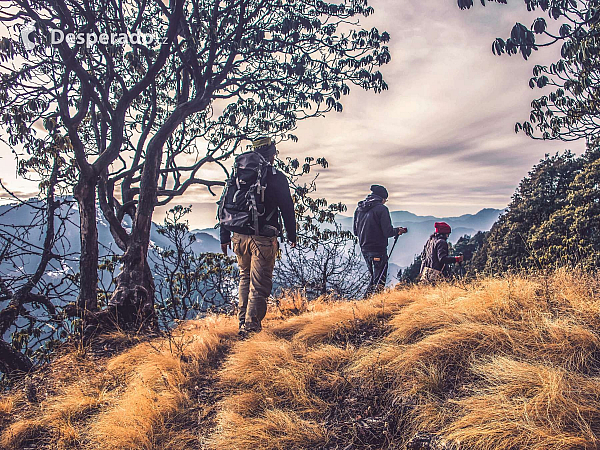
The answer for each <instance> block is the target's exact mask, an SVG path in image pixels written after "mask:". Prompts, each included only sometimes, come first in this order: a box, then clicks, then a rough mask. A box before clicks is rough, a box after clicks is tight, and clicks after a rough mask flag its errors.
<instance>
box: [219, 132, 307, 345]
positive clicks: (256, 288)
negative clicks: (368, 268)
mask: <svg viewBox="0 0 600 450" xmlns="http://www.w3.org/2000/svg"><path fill="white" fill-rule="evenodd" d="M252 144H253V146H254V151H255V152H257V153H259V154H261V155H262V156H263V157H264V158H265V159H266V160H267V161H268V162H269V163H270V164H271V167H270V169H269V172H268V175H267V180H266V184H267V187H266V189H265V197H264V205H265V213H264V214H263V215H262V216H260V217H259V222H258V224H259V229H260V230H261V232H260V233H259V234H260V235H258V236H257V235H256V234H255V232H254V229H252V228H251V227H250V226H247V227H241V228H236V229H235V230H230V229H228V228H227V227H226V226H221V229H220V236H221V250H222V251H223V253H224V254H227V250H228V249H229V248H232V247H233V252H234V253H235V255H236V257H237V261H238V266H239V270H240V286H239V312H238V319H239V326H240V334H241V335H245V334H246V333H248V332H258V331H260V330H261V328H262V325H261V322H262V320H263V319H264V317H265V315H266V312H267V298H268V297H269V295H271V289H272V288H273V268H274V266H275V259H276V257H277V252H278V251H279V246H278V244H277V236H278V235H279V234H280V233H281V231H282V230H281V229H280V228H281V226H280V223H279V214H280V213H281V217H282V218H283V223H284V224H285V231H286V234H287V240H288V242H289V244H290V245H291V246H292V247H295V246H296V215H295V212H294V202H293V201H292V196H291V195H290V188H289V184H288V181H287V178H286V177H285V175H284V174H283V173H282V172H281V171H279V170H277V169H275V168H274V167H272V165H273V163H274V162H275V155H276V154H277V149H276V147H275V144H274V143H273V142H272V141H271V139H270V138H261V139H258V140H256V141H253V142H252Z"/></svg>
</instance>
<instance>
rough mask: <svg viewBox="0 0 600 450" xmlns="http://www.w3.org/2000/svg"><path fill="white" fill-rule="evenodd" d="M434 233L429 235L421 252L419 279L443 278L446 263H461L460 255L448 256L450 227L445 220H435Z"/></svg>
mask: <svg viewBox="0 0 600 450" xmlns="http://www.w3.org/2000/svg"><path fill="white" fill-rule="evenodd" d="M434 226H435V233H434V234H432V235H431V236H430V237H429V240H428V241H427V243H426V244H425V248H424V249H423V253H422V254H421V259H422V262H421V281H425V282H427V283H435V282H436V281H439V280H441V279H443V278H444V268H445V267H446V266H447V265H448V264H453V263H461V262H462V261H463V257H462V255H460V256H448V237H450V233H451V232H452V228H451V227H450V225H448V224H447V223H446V222H436V223H435V224H434Z"/></svg>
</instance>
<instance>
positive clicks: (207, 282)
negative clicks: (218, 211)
mask: <svg viewBox="0 0 600 450" xmlns="http://www.w3.org/2000/svg"><path fill="white" fill-rule="evenodd" d="M190 210H191V208H190V207H182V206H179V205H178V206H175V207H173V208H172V209H171V210H170V211H168V212H167V215H166V217H165V219H164V222H163V224H162V225H160V226H159V227H158V233H159V234H161V235H163V236H165V237H166V238H167V239H168V242H169V244H170V245H168V246H164V247H157V246H152V247H151V250H150V265H151V268H152V272H153V274H154V277H155V280H156V303H157V310H158V314H159V319H160V321H161V322H162V324H161V325H162V328H165V329H168V328H170V327H171V326H172V325H173V324H174V323H175V322H177V321H181V320H186V319H192V318H194V317H196V316H198V315H199V314H201V313H205V312H207V311H208V310H220V311H223V310H230V309H232V308H233V305H234V304H235V303H236V300H237V295H236V294H237V283H238V270H237V267H236V266H235V265H234V264H235V258H229V257H226V256H225V255H222V254H215V253H198V254H197V253H195V252H194V250H193V247H192V244H193V243H194V242H195V240H196V236H195V235H194V234H193V233H191V232H190V230H189V225H188V223H187V221H186V220H185V215H186V214H188V213H189V212H190Z"/></svg>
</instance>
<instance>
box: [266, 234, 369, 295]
mask: <svg viewBox="0 0 600 450" xmlns="http://www.w3.org/2000/svg"><path fill="white" fill-rule="evenodd" d="M321 238H322V240H321V241H320V242H319V245H316V246H314V248H310V247H302V246H298V247H297V248H294V249H289V248H288V247H284V252H283V256H282V258H281V259H280V260H279V261H278V262H277V264H276V266H275V270H274V281H275V285H276V286H277V287H279V288H284V289H286V290H290V289H291V290H298V291H302V292H303V293H304V295H305V296H306V298H308V299H309V300H312V299H315V298H317V297H319V296H323V295H331V296H334V297H337V298H357V297H359V296H360V293H361V292H362V291H363V290H364V287H365V286H366V284H367V280H368V276H369V274H368V271H367V268H366V266H365V264H364V261H363V257H362V254H361V253H360V251H357V250H356V248H357V247H356V239H355V237H354V236H353V235H352V233H350V232H349V231H344V230H342V229H341V227H340V225H338V224H336V225H335V227H334V228H333V229H332V228H331V227H329V228H325V229H324V230H323V232H322V235H321Z"/></svg>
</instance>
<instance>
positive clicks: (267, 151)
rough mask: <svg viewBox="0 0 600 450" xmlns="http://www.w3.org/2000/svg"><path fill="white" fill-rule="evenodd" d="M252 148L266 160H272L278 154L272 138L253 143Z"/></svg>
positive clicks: (257, 140)
mask: <svg viewBox="0 0 600 450" xmlns="http://www.w3.org/2000/svg"><path fill="white" fill-rule="evenodd" d="M252 146H253V147H254V151H255V152H256V153H260V154H261V155H262V156H264V157H265V158H267V159H268V158H270V157H271V156H273V155H275V154H276V153H277V148H275V143H274V142H273V140H272V139H271V138H268V137H265V138H260V139H256V140H254V141H252Z"/></svg>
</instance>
